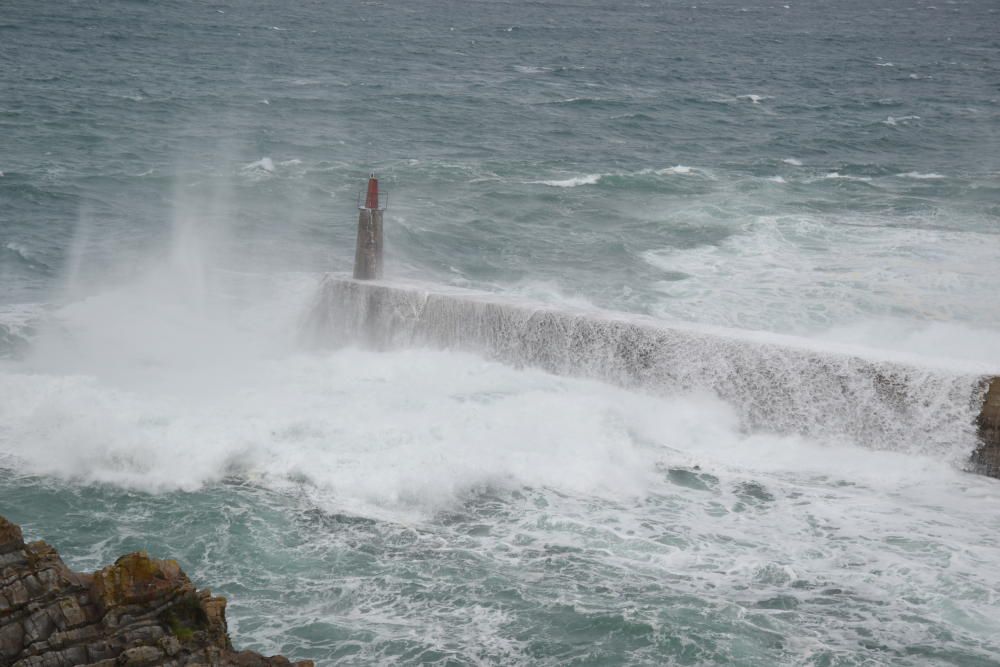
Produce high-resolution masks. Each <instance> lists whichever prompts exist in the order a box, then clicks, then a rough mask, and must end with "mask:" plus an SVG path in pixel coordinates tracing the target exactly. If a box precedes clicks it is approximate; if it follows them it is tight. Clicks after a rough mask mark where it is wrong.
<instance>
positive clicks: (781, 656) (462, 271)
mask: <svg viewBox="0 0 1000 667" xmlns="http://www.w3.org/2000/svg"><path fill="white" fill-rule="evenodd" d="M998 25H1000V8H997V7H995V6H994V4H993V3H990V2H986V1H969V2H960V1H950V2H940V3H936V2H929V1H926V2H916V1H912V0H906V1H903V0H893V1H891V2H886V3H878V4H877V5H872V4H871V3H862V2H842V3H837V4H836V5H826V4H820V3H804V2H788V3H787V4H785V3H783V2H776V3H773V4H768V3H763V4H762V3H760V2H756V3H755V2H686V3H676V2H654V3H628V4H616V3H607V2H605V3H602V2H596V1H595V2H571V3H553V2H525V1H517V2H506V3H499V2H494V3H480V2H476V3H448V2H437V1H434V2H427V3H421V4H419V5H404V4H393V3H378V2H370V3H361V2H347V3H335V4H330V3H319V2H301V3H296V4H294V6H286V5H285V4H281V3H274V2H264V1H256V2H240V3H226V2H217V3H201V4H199V3H190V2H163V3H155V4H150V3H143V2H111V3H96V2H75V3H68V4H58V3H28V2H17V1H14V2H7V3H5V4H4V6H3V12H0V137H2V142H0V512H2V513H3V514H4V515H6V516H8V517H9V518H11V519H13V520H15V521H18V522H20V523H22V524H23V525H24V526H25V529H26V531H27V533H28V535H29V536H30V537H32V538H45V539H47V540H49V541H51V542H52V543H54V544H55V545H56V546H57V547H58V548H59V549H60V550H61V551H62V552H63V553H64V554H65V555H66V558H67V560H68V562H69V563H70V564H71V565H73V566H74V567H77V568H83V569H90V568H96V567H98V566H100V565H102V564H104V563H107V562H109V561H110V560H112V559H113V558H114V557H115V556H117V555H119V554H120V553H122V552H124V551H128V550H131V549H137V548H146V549H149V550H150V551H151V552H154V553H156V554H158V555H162V556H170V557H176V558H178V559H179V560H180V561H181V563H182V565H183V566H184V568H185V569H186V571H188V572H189V573H190V574H191V575H192V577H193V578H194V579H195V580H196V581H198V582H199V583H200V584H202V585H206V586H210V587H212V588H213V589H214V590H216V591H218V592H221V593H223V594H225V595H227V596H228V597H229V598H230V612H229V613H230V619H231V627H232V631H233V635H234V640H235V641H236V643H237V644H238V645H239V646H241V647H244V646H245V647H249V648H254V649H257V650H262V651H265V652H278V651H280V652H283V653H285V654H287V655H289V656H293V657H296V658H313V659H315V660H317V661H318V662H319V664H338V661H339V663H342V664H365V665H367V664H397V663H403V664H417V663H424V664H719V663H723V664H724V663H730V664H748V665H774V664H813V665H866V664H905V665H925V664H962V665H988V664H996V663H997V662H998V661H1000V624H998V622H997V620H996V619H997V618H1000V614H998V613H997V612H998V601H997V590H1000V577H998V575H997V574H996V572H995V570H996V568H995V563H996V562H997V559H998V557H1000V542H998V540H997V538H996V535H997V534H998V530H997V529H998V528H1000V515H998V513H997V512H996V509H995V508H996V503H997V501H998V496H1000V486H998V485H997V482H996V481H995V480H990V479H985V478H980V477H974V476H970V475H967V474H966V473H963V472H962V471H961V469H960V467H961V466H960V462H959V461H956V459H955V456H954V450H956V449H961V448H963V447H965V446H966V444H965V441H964V440H962V435H961V434H958V433H956V436H955V443H953V444H954V446H953V447H950V448H949V447H945V448H943V449H937V450H931V451H928V448H927V447H924V446H923V445H925V444H926V443H921V442H912V441H910V440H907V441H897V440H893V439H892V438H889V439H887V440H886V441H885V442H880V443H877V444H878V446H877V447H875V448H868V447H861V446H860V444H859V443H858V442H854V441H852V440H851V438H849V437H846V436H845V435H844V434H840V435H839V436H838V435H837V434H834V435H833V436H831V437H829V438H826V437H824V438H818V437H805V436H797V435H794V434H776V433H770V432H767V431H766V430H760V429H750V428H748V427H747V426H746V425H745V424H743V423H741V420H740V419H739V417H738V415H737V412H736V411H735V410H734V408H733V406H731V405H727V404H726V403H725V402H723V401H721V400H719V399H718V398H717V397H715V396H712V395H708V394H704V393H700V392H688V393H680V394H677V395H675V396H650V395H647V394H644V393H641V392H631V391H626V390H623V389H617V388H613V387H610V386H607V385H604V384H601V383H598V382H592V381H587V380H581V379H573V378H559V377H554V376H551V375H548V374H545V373H543V372H540V371H535V370H531V369H513V368H509V367H505V366H503V365H500V364H498V363H494V362H491V361H488V360H484V359H481V358H478V357H474V356H470V355H466V354H461V353H456V352H442V351H431V350H394V351H387V352H380V353H375V352H368V351H363V350H359V349H354V348H345V349H339V350H335V351H327V352H316V351H310V350H308V349H304V348H303V347H302V345H301V344H300V343H301V329H302V323H303V320H304V318H305V317H306V315H307V313H308V311H309V308H310V304H311V302H312V300H313V298H314V296H315V292H316V286H317V284H318V281H319V278H320V275H321V273H322V272H323V271H327V270H332V271H336V272H343V271H348V270H349V269H350V261H351V259H352V257H353V235H354V224H355V213H354V211H355V205H356V197H357V193H358V191H359V190H360V189H361V188H362V187H363V185H364V179H365V177H366V176H367V173H368V171H369V170H371V169H375V170H376V171H377V172H378V173H379V175H380V177H381V179H382V185H383V188H384V189H385V190H387V191H388V192H389V197H390V198H389V209H388V211H387V212H386V223H385V224H386V237H387V245H388V248H387V253H388V254H387V259H388V265H387V274H388V276H389V277H390V278H391V279H392V280H397V281H400V280H402V281H405V280H411V279H419V280H423V281H428V282H436V283H447V284H450V285H454V286H462V287H473V288H478V289H483V290H487V291H492V292H498V293H501V294H504V295H506V296H509V297H517V298H531V299H535V300H540V301H546V302H549V303H553V304H556V305H559V304H562V305H567V306H573V307H578V308H590V307H593V306H600V307H605V308H612V309H616V310H622V311H629V312H635V313H642V314H646V315H652V316H655V317H658V318H661V319H663V320H665V321H668V322H694V323H698V324H701V325H716V326H723V327H733V328H737V329H749V330H754V331H761V332H765V333H764V334H760V335H768V334H770V333H779V334H793V335H796V336H801V337H803V338H804V339H805V342H804V343H803V344H805V345H808V346H813V347H815V348H816V349H817V350H826V349H829V348H831V347H832V346H841V348H842V347H843V346H851V347H852V348H857V349H859V350H861V349H863V350H865V354H866V355H868V356H874V357H879V356H880V355H884V356H885V357H887V358H888V357H892V358H897V357H900V356H904V357H905V358H906V359H907V360H908V362H910V363H915V364H918V365H919V364H927V365H932V366H933V367H934V368H936V369H942V368H943V369H953V370H954V372H955V373H970V372H983V373H987V372H997V371H1000V356H998V355H997V352H996V350H997V349H1000V326H998V322H1000V305H998V301H997V299H996V295H997V294H998V293H1000V274H998V273H997V272H996V271H995V268H994V267H996V266H997V265H998V262H1000V243H998V230H1000V163H998V158H997V156H998V155H1000V151H998V148H1000V146H998V133H1000V88H997V81H1000V38H998V37H997V35H998V34H1000V31H998V30H997V27H998ZM775 372H776V373H788V374H789V377H795V375H796V369H795V368H780V369H776V371H775ZM929 409H930V408H929ZM868 444H870V443H868Z"/></svg>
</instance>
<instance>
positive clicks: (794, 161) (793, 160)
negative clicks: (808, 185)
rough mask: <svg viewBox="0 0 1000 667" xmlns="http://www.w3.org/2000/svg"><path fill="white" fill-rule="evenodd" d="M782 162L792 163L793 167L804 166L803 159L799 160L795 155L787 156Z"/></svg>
mask: <svg viewBox="0 0 1000 667" xmlns="http://www.w3.org/2000/svg"><path fill="white" fill-rule="evenodd" d="M782 162H784V163H785V164H790V165H792V166H793V167H801V166H802V160H799V159H798V158H794V157H786V158H785V159H784V160H782Z"/></svg>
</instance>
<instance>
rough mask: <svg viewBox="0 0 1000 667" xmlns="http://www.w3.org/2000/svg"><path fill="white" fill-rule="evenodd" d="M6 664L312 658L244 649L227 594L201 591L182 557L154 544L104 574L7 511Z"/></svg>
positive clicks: (247, 665) (2, 523)
mask: <svg viewBox="0 0 1000 667" xmlns="http://www.w3.org/2000/svg"><path fill="white" fill-rule="evenodd" d="M0 665H2V666H3V667H71V666H74V665H91V666H93V667H122V666H135V667H154V666H157V667H158V666H164V667H168V666H169V667H181V666H182V665H186V666H190V667H195V666H202V667H207V666H209V665H211V666H213V667H216V666H222V667H291V666H292V665H296V666H298V667H312V665H313V663H312V662H311V661H302V662H296V663H292V662H290V661H289V660H287V659H285V658H283V657H280V656H277V657H271V658H268V657H264V656H262V655H260V654H257V653H253V652H250V651H235V650H234V649H233V647H232V644H231V643H230V641H229V634H228V631H227V627H226V600H225V598H222V597H213V596H212V594H211V592H210V591H208V590H201V591H199V590H196V589H195V587H194V585H193V584H192V583H191V581H190V580H189V579H188V578H187V576H186V575H185V574H184V573H183V572H182V571H181V569H180V566H178V564H177V562H176V561H173V560H157V559H154V558H150V557H149V556H148V555H147V554H146V553H144V552H136V553H131V554H127V555H125V556H122V557H121V558H119V559H118V560H117V561H115V563H114V565H109V566H108V567H105V568H104V569H102V570H98V571H97V572H95V573H94V574H80V573H77V572H73V571H71V570H70V569H69V568H68V567H66V565H65V564H64V563H63V562H62V559H61V558H60V557H59V554H58V553H56V551H55V549H53V548H52V547H51V546H49V545H48V544H46V543H45V542H32V543H31V544H25V543H24V539H23V537H22V534H21V529H20V528H19V527H18V526H16V525H15V524H13V523H11V522H10V521H8V520H7V519H5V518H4V517H2V516H0Z"/></svg>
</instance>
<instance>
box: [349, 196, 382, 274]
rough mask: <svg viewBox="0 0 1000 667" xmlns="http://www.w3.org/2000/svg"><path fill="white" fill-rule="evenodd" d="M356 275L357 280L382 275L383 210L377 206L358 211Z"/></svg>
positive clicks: (355, 257)
mask: <svg viewBox="0 0 1000 667" xmlns="http://www.w3.org/2000/svg"><path fill="white" fill-rule="evenodd" d="M354 277H355V278H356V279H357V280H378V279H379V278H381V277H382V211H380V210H379V209H377V208H363V209H361V210H360V211H359V212H358V244H357V248H356V250H355V254H354Z"/></svg>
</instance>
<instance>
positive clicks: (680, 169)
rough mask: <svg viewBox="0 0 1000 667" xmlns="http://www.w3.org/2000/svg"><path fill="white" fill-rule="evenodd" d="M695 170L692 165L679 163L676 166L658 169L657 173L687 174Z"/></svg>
mask: <svg viewBox="0 0 1000 667" xmlns="http://www.w3.org/2000/svg"><path fill="white" fill-rule="evenodd" d="M693 172H694V169H692V168H691V167H686V166H684V165H683V164H679V165H677V166H675V167H667V168H666V169H658V170H657V171H656V173H657V174H661V175H667V174H678V175H681V176H685V175H687V174H691V173H693Z"/></svg>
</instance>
